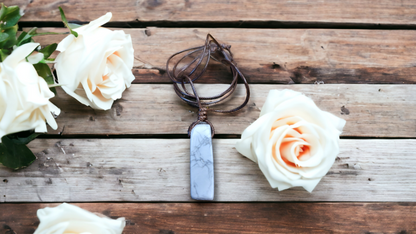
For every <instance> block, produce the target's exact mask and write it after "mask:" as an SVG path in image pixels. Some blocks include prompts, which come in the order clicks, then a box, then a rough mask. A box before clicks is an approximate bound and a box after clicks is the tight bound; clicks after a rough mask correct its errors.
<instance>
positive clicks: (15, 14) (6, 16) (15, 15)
mask: <svg viewBox="0 0 416 234" xmlns="http://www.w3.org/2000/svg"><path fill="white" fill-rule="evenodd" d="M21 17H22V16H21V15H20V9H19V7H18V6H11V7H6V6H5V5H4V4H3V3H2V4H1V11H0V21H2V22H3V23H2V24H1V25H0V28H1V29H7V28H10V27H13V26H15V25H16V24H17V22H19V19H20V18H21Z"/></svg>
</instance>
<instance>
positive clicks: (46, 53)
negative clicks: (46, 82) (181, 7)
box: [39, 43, 58, 81]
mask: <svg viewBox="0 0 416 234" xmlns="http://www.w3.org/2000/svg"><path fill="white" fill-rule="evenodd" d="M56 47H58V44H56V43H53V44H50V45H48V46H46V47H45V48H43V49H41V50H39V52H41V53H42V54H43V56H44V57H43V59H47V58H49V56H51V54H52V53H53V52H54V51H55V50H56ZM52 81H53V79H52Z"/></svg>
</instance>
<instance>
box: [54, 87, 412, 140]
mask: <svg viewBox="0 0 416 234" xmlns="http://www.w3.org/2000/svg"><path fill="white" fill-rule="evenodd" d="M226 86H227V85H221V84H217V85H206V84H204V85H197V89H198V92H199V93H200V94H201V95H210V94H214V93H218V90H225V89H226ZM250 87H251V93H252V96H251V99H250V101H249V103H248V104H247V106H246V107H245V108H243V109H242V110H241V111H240V112H238V113H235V114H233V115H221V114H214V113H209V114H208V119H209V120H210V121H212V123H213V124H214V126H215V128H216V132H217V134H231V135H233V134H234V135H239V134H241V133H242V132H243V130H244V129H245V128H246V127H248V126H249V125H250V124H251V123H252V122H254V121H255V120H256V119H257V118H258V117H259V114H260V110H261V107H262V106H263V103H264V102H265V100H266V97H267V94H268V92H269V90H271V89H285V88H289V89H293V90H296V91H299V92H303V93H304V94H305V95H307V96H308V97H311V98H312V99H313V100H314V101H315V102H316V104H317V106H318V107H320V108H321V109H323V110H325V111H328V112H330V113H333V114H335V115H337V116H339V117H340V118H343V119H345V120H347V124H346V126H345V128H344V132H343V134H342V136H344V137H389V138H394V137H408V138H412V137H416V125H415V121H416V116H415V115H414V114H413V112H414V111H413V109H414V107H415V106H416V96H415V95H414V93H415V92H416V86H413V85H344V84H339V85H335V84H333V85H327V84H324V85H289V86H288V85H250ZM57 91H58V94H57V97H55V98H53V99H52V100H51V101H52V102H53V103H54V104H56V105H57V106H58V107H60V108H61V110H62V112H61V115H60V116H59V117H58V118H57V122H58V130H56V131H53V130H50V131H49V134H60V135H63V136H71V135H77V136H81V135H85V136H92V135H98V136H100V135H101V136H105V135H123V136H126V135H132V137H134V135H157V134H165V135H166V134H186V133H187V129H188V127H189V125H190V124H191V123H192V122H194V121H195V120H196V119H197V113H196V111H197V110H196V109H195V108H192V107H190V106H188V105H186V104H185V103H184V102H182V101H181V100H180V98H179V97H177V96H176V94H175V92H174V91H173V87H172V85H163V84H162V85H157V84H134V85H132V86H131V87H130V88H129V89H128V90H126V91H125V92H124V93H123V98H122V99H120V100H118V101H116V102H115V103H114V105H113V107H112V109H110V110H108V111H98V110H94V109H92V108H90V107H87V106H84V105H82V104H80V103H79V102H78V101H76V100H75V99H74V98H72V97H70V96H68V95H67V94H65V93H64V92H63V91H62V89H61V88H57ZM244 95H245V92H244V89H243V87H242V86H241V85H239V87H238V88H237V91H236V93H235V94H234V97H233V98H232V99H230V100H229V101H227V102H226V103H225V104H224V105H225V106H224V107H223V108H227V109H231V108H232V107H235V106H237V105H238V104H239V103H241V102H242V101H243V99H244Z"/></svg>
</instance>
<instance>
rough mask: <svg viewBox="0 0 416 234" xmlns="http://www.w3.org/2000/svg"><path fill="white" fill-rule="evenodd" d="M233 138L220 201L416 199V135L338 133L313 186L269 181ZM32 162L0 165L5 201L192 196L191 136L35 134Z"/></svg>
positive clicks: (222, 165)
mask: <svg viewBox="0 0 416 234" xmlns="http://www.w3.org/2000/svg"><path fill="white" fill-rule="evenodd" d="M235 141H236V140H235V139H217V140H214V164H215V165H214V168H215V184H216V187H215V201H221V202H223V201H371V202H374V201H394V202H416V197H415V191H416V183H415V180H416V171H415V170H414V168H415V167H416V157H415V154H414V150H415V147H416V141H415V140H341V152H340V154H339V155H338V158H337V160H336V162H335V164H334V165H333V166H332V168H331V170H330V171H329V173H328V174H327V175H326V176H325V177H324V178H323V179H322V180H321V182H320V183H319V184H318V186H317V187H316V188H315V190H314V191H313V193H308V192H307V191H305V190H303V189H302V188H292V189H289V190H285V191H281V192H279V191H278V190H275V189H272V188H271V187H270V185H269V183H268V182H267V180H266V179H265V177H264V175H263V174H262V173H261V171H260V170H259V168H258V166H257V165H256V164H255V163H253V162H252V161H251V160H249V159H247V158H245V157H243V156H241V155H240V154H239V153H238V152H237V151H236V150H235V149H234V144H235ZM30 148H31V149H32V150H33V151H34V152H36V153H37V156H38V159H37V161H35V162H34V163H33V164H32V165H31V166H29V167H28V168H25V169H22V170H19V171H11V170H8V169H6V168H5V167H1V168H0V169H1V170H0V180H1V181H0V202H63V201H66V202H84V201H89V202H93V201H124V202H126V201H168V202H174V201H191V199H190V195H189V194H190V189H189V139H165V140H164V139H65V140H62V139H60V140H58V139H37V140H35V141H34V142H32V143H30Z"/></svg>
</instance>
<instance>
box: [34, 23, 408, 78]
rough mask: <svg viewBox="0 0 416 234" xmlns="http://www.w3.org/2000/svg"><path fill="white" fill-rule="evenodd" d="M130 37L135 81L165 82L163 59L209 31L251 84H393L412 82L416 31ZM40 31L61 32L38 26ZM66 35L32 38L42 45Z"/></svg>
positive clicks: (178, 31)
mask: <svg viewBox="0 0 416 234" xmlns="http://www.w3.org/2000/svg"><path fill="white" fill-rule="evenodd" d="M124 30H125V31H126V33H129V34H131V35H132V39H133V45H134V50H135V58H136V60H135V63H134V69H133V72H134V74H135V76H136V80H135V81H134V82H135V83H169V82H170V80H169V78H168V77H167V75H166V60H167V58H168V57H169V56H170V55H172V54H173V53H175V52H178V51H180V50H183V49H187V48H190V47H192V46H200V45H203V44H204V40H205V37H206V35H207V33H208V32H211V33H212V34H213V35H214V36H215V37H217V38H218V39H219V40H222V41H223V42H224V43H227V44H230V45H232V51H233V53H234V59H235V61H236V62H237V63H238V66H239V68H240V69H241V70H242V72H243V73H244V74H245V75H246V77H247V79H248V80H249V82H250V83H267V84H271V83H272V84H275V83H278V84H291V83H296V84H310V83H312V84H313V83H315V82H324V83H325V84H329V83H336V84H339V83H379V84H380V83H385V84H388V83H395V84H403V83H408V84H413V83H415V81H416V63H415V61H414V54H416V42H415V40H414V38H415V37H416V31H414V30H401V31H391V30H336V29H233V28H225V29H224V28H217V29H207V28H205V29H193V28H190V29H189V28H187V29H184V28H147V29H124ZM40 31H41V32H43V31H57V32H66V30H65V29H50V28H43V29H41V30H40ZM64 36H65V35H48V36H42V37H37V38H36V41H38V42H40V43H41V44H43V45H46V44H50V43H52V42H59V41H60V40H61V39H62V38H63V37H64ZM229 80H230V72H229V69H228V68H226V67H225V66H223V65H219V64H217V63H215V62H214V63H212V66H210V67H209V72H207V73H206V75H205V76H204V78H203V80H202V81H201V82H206V83H227V82H229Z"/></svg>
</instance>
